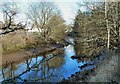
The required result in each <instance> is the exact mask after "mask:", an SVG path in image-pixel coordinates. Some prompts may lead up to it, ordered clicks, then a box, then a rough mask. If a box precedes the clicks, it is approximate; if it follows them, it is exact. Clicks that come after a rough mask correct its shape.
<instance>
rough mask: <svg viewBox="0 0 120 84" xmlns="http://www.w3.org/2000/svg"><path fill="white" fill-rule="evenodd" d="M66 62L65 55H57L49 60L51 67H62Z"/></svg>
mask: <svg viewBox="0 0 120 84" xmlns="http://www.w3.org/2000/svg"><path fill="white" fill-rule="evenodd" d="M64 62H65V60H64V57H63V56H58V57H55V58H53V59H51V60H49V61H48V64H49V67H50V68H55V67H60V66H61V65H63V64H64Z"/></svg>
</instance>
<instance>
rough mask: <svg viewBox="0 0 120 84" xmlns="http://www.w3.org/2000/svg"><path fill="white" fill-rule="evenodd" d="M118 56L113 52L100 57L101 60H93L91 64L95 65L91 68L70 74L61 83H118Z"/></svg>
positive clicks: (119, 78)
mask: <svg viewBox="0 0 120 84" xmlns="http://www.w3.org/2000/svg"><path fill="white" fill-rule="evenodd" d="M118 55H120V53H118V54H115V52H114V51H110V52H108V54H106V55H102V56H100V57H99V58H96V59H99V60H101V59H102V60H101V61H100V62H99V61H96V60H94V61H93V62H91V64H92V63H96V65H95V66H92V68H88V69H87V68H86V67H90V66H86V67H85V68H83V69H81V71H79V72H76V73H75V74H72V75H71V76H70V77H68V79H63V81H62V82H86V83H90V82H112V83H113V82H114V83H115V84H118V83H120V82H119V80H120V77H119V72H118Z"/></svg>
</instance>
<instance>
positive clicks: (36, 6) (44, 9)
mask: <svg viewBox="0 0 120 84" xmlns="http://www.w3.org/2000/svg"><path fill="white" fill-rule="evenodd" d="M58 12H59V11H58V9H57V8H56V6H55V4H54V3H53V2H39V3H32V5H31V6H30V10H29V12H28V13H27V15H28V18H29V19H30V20H31V21H32V23H33V24H34V25H35V27H36V28H37V29H38V31H39V33H40V36H41V37H43V38H46V37H47V34H46V33H47V32H48V30H49V27H47V26H48V22H49V20H50V18H51V17H52V16H54V14H57V13H58Z"/></svg>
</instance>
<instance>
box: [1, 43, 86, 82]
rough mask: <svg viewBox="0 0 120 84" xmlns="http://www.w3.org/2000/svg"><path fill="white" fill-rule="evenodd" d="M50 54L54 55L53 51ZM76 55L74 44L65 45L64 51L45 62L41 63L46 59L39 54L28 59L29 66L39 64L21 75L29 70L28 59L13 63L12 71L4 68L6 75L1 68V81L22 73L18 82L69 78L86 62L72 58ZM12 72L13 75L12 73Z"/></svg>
mask: <svg viewBox="0 0 120 84" xmlns="http://www.w3.org/2000/svg"><path fill="white" fill-rule="evenodd" d="M48 55H53V54H52V53H50V54H48ZM73 55H76V52H75V50H74V45H72V44H69V45H68V46H66V47H64V53H63V54H59V55H57V56H55V57H53V58H52V59H50V60H48V61H45V62H44V63H41V64H38V63H40V61H42V60H44V58H43V57H42V56H38V57H37V58H32V59H30V60H28V62H29V63H30V64H29V67H31V66H33V65H38V67H37V68H31V70H30V71H27V72H25V73H24V74H22V75H20V74H21V73H22V72H24V71H26V70H27V64H26V61H23V62H21V63H19V64H13V68H12V72H11V68H10V67H7V68H6V69H5V70H4V76H3V74H2V70H0V81H3V80H6V79H8V78H9V77H15V76H18V75H20V77H18V78H17V79H16V81H17V82H22V81H25V80H26V81H39V82H59V81H61V80H62V79H63V78H65V79H67V78H68V77H70V76H71V74H75V73H76V72H78V71H80V68H78V66H82V65H83V64H85V62H82V61H81V62H78V61H77V60H76V59H74V60H73V59H71V56H73ZM11 73H12V75H11Z"/></svg>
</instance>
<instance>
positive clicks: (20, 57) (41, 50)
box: [0, 45, 60, 66]
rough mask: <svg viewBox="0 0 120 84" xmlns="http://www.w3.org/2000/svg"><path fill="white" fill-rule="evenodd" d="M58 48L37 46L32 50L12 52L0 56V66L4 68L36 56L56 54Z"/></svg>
mask: <svg viewBox="0 0 120 84" xmlns="http://www.w3.org/2000/svg"><path fill="white" fill-rule="evenodd" d="M58 48H60V46H57V45H55V46H39V47H37V48H34V49H30V50H24V49H23V50H20V51H18V52H14V53H9V54H2V56H1V57H0V60H2V62H1V63H0V66H2V65H3V66H4V65H6V64H8V65H9V63H11V62H13V63H19V62H21V61H24V60H27V59H29V58H32V57H36V56H44V55H45V54H47V53H49V52H53V51H55V53H57V52H58V51H59V49H58Z"/></svg>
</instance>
